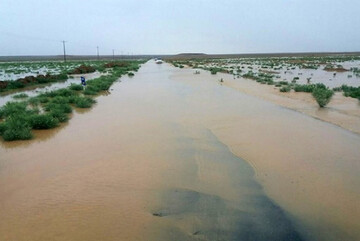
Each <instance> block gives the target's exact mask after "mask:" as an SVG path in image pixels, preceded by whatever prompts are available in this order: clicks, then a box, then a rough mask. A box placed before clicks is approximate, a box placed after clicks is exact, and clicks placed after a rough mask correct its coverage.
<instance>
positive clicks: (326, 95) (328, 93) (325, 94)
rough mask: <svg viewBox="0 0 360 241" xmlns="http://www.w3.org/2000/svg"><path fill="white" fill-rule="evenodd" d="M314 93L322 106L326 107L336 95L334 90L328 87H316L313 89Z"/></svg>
mask: <svg viewBox="0 0 360 241" xmlns="http://www.w3.org/2000/svg"><path fill="white" fill-rule="evenodd" d="M312 95H313V96H314V98H315V100H316V102H317V103H318V104H319V106H320V107H325V106H326V105H327V104H328V103H329V102H330V99H331V97H332V96H333V95H334V91H333V90H330V89H328V88H315V89H314V90H313V91H312Z"/></svg>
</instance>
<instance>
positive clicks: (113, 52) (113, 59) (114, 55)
mask: <svg viewBox="0 0 360 241" xmlns="http://www.w3.org/2000/svg"><path fill="white" fill-rule="evenodd" d="M113 61H115V50H114V49H113Z"/></svg>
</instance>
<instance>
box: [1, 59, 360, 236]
mask: <svg viewBox="0 0 360 241" xmlns="http://www.w3.org/2000/svg"><path fill="white" fill-rule="evenodd" d="M97 100H98V104H97V105H96V106H95V107H94V108H93V109H91V110H88V111H86V113H84V112H76V113H75V114H74V117H73V118H72V119H71V120H70V121H69V123H67V124H65V125H63V126H61V127H59V128H57V129H55V130H50V131H37V132H36V133H35V134H36V136H37V138H36V139H34V140H32V141H25V142H12V143H1V146H0V217H1V218H0V240H19V241H21V240H26V241H33V240H90V241H91V240H94V241H95V240H104V241H107V240H109V241H112V240H259V241H262V240H264V241H265V240H356V239H357V238H359V237H360V233H359V230H360V227H359V223H358V222H357V220H359V217H360V208H359V203H360V202H359V201H360V196H359V191H358V189H359V188H358V187H359V186H360V177H359V176H358V171H359V170H360V164H359V159H360V158H359V157H360V151H359V150H360V137H359V136H358V135H356V134H354V133H351V132H348V131H346V130H344V129H342V128H339V127H337V126H333V125H331V124H328V123H325V122H321V121H319V120H315V119H313V118H311V117H308V116H305V115H303V114H301V113H298V112H294V111H291V110H288V109H285V108H282V107H279V106H277V105H274V104H271V103H268V102H266V101H264V100H261V99H259V98H256V97H252V96H249V95H246V94H244V93H241V92H239V91H236V90H234V89H231V88H228V87H226V86H223V85H221V84H220V83H219V82H218V81H217V79H216V76H211V75H210V74H208V73H205V72H202V73H201V74H200V75H194V74H193V71H192V70H189V69H186V70H184V69H176V68H174V67H172V66H170V65H168V64H163V65H156V64H155V63H154V62H153V61H149V62H147V63H146V64H144V65H143V66H142V67H141V69H140V70H139V72H138V73H137V74H136V75H135V76H134V77H122V78H121V82H116V83H115V84H114V85H113V86H112V89H111V91H110V93H107V96H100V97H98V98H97Z"/></svg>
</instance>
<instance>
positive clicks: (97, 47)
mask: <svg viewBox="0 0 360 241" xmlns="http://www.w3.org/2000/svg"><path fill="white" fill-rule="evenodd" d="M96 49H97V59H98V60H99V46H96Z"/></svg>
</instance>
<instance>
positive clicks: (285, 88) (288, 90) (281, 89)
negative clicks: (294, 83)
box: [280, 86, 291, 92]
mask: <svg viewBox="0 0 360 241" xmlns="http://www.w3.org/2000/svg"><path fill="white" fill-rule="evenodd" d="M290 90H291V87H290V86H283V87H281V88H280V92H290Z"/></svg>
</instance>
